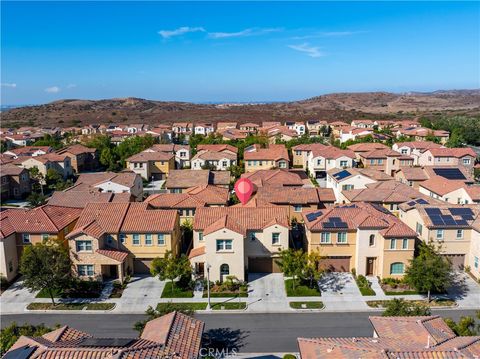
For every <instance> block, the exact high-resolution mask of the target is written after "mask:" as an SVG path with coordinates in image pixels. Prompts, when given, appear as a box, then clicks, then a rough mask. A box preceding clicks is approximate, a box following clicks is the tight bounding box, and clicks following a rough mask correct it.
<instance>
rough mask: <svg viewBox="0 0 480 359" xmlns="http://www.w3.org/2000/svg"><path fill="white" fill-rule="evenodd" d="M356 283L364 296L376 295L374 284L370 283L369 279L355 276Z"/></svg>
mask: <svg viewBox="0 0 480 359" xmlns="http://www.w3.org/2000/svg"><path fill="white" fill-rule="evenodd" d="M354 278H355V283H357V287H358V289H359V290H360V293H362V295H363V296H372V295H376V293H375V291H374V290H373V289H372V287H371V286H372V283H370V282H369V281H368V279H367V277H365V276H363V275H359V276H356V275H354Z"/></svg>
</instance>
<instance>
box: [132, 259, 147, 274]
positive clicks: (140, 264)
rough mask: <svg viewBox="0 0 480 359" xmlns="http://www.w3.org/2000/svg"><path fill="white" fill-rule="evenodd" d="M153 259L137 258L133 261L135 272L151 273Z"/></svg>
mask: <svg viewBox="0 0 480 359" xmlns="http://www.w3.org/2000/svg"><path fill="white" fill-rule="evenodd" d="M151 263H152V260H151V259H142V258H136V259H135V260H134V261H133V270H134V272H135V274H150V264H151Z"/></svg>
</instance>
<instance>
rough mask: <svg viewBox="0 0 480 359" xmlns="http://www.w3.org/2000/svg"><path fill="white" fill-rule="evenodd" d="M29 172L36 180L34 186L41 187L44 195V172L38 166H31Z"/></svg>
mask: <svg viewBox="0 0 480 359" xmlns="http://www.w3.org/2000/svg"><path fill="white" fill-rule="evenodd" d="M28 172H29V174H30V178H31V179H32V180H33V181H34V182H35V184H34V187H37V188H36V189H37V190H38V189H40V192H41V193H42V195H43V185H44V184H45V178H44V176H43V174H42V173H41V172H40V170H39V169H38V167H37V166H33V167H31V168H29V169H28Z"/></svg>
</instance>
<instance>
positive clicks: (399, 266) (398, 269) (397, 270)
mask: <svg viewBox="0 0 480 359" xmlns="http://www.w3.org/2000/svg"><path fill="white" fill-rule="evenodd" d="M403 268H404V265H403V263H400V262H396V263H392V264H390V274H403Z"/></svg>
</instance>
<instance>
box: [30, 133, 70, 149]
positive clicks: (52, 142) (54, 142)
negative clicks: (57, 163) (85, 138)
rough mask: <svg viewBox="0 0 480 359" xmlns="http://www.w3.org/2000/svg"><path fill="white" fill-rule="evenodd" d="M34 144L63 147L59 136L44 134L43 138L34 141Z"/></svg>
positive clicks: (55, 147) (56, 147)
mask: <svg viewBox="0 0 480 359" xmlns="http://www.w3.org/2000/svg"><path fill="white" fill-rule="evenodd" d="M33 145H34V146H50V147H52V148H54V149H56V150H59V149H60V148H62V147H63V143H62V139H61V137H59V136H52V135H48V134H47V135H44V136H43V138H41V139H39V140H37V141H35V142H34V143H33Z"/></svg>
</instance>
